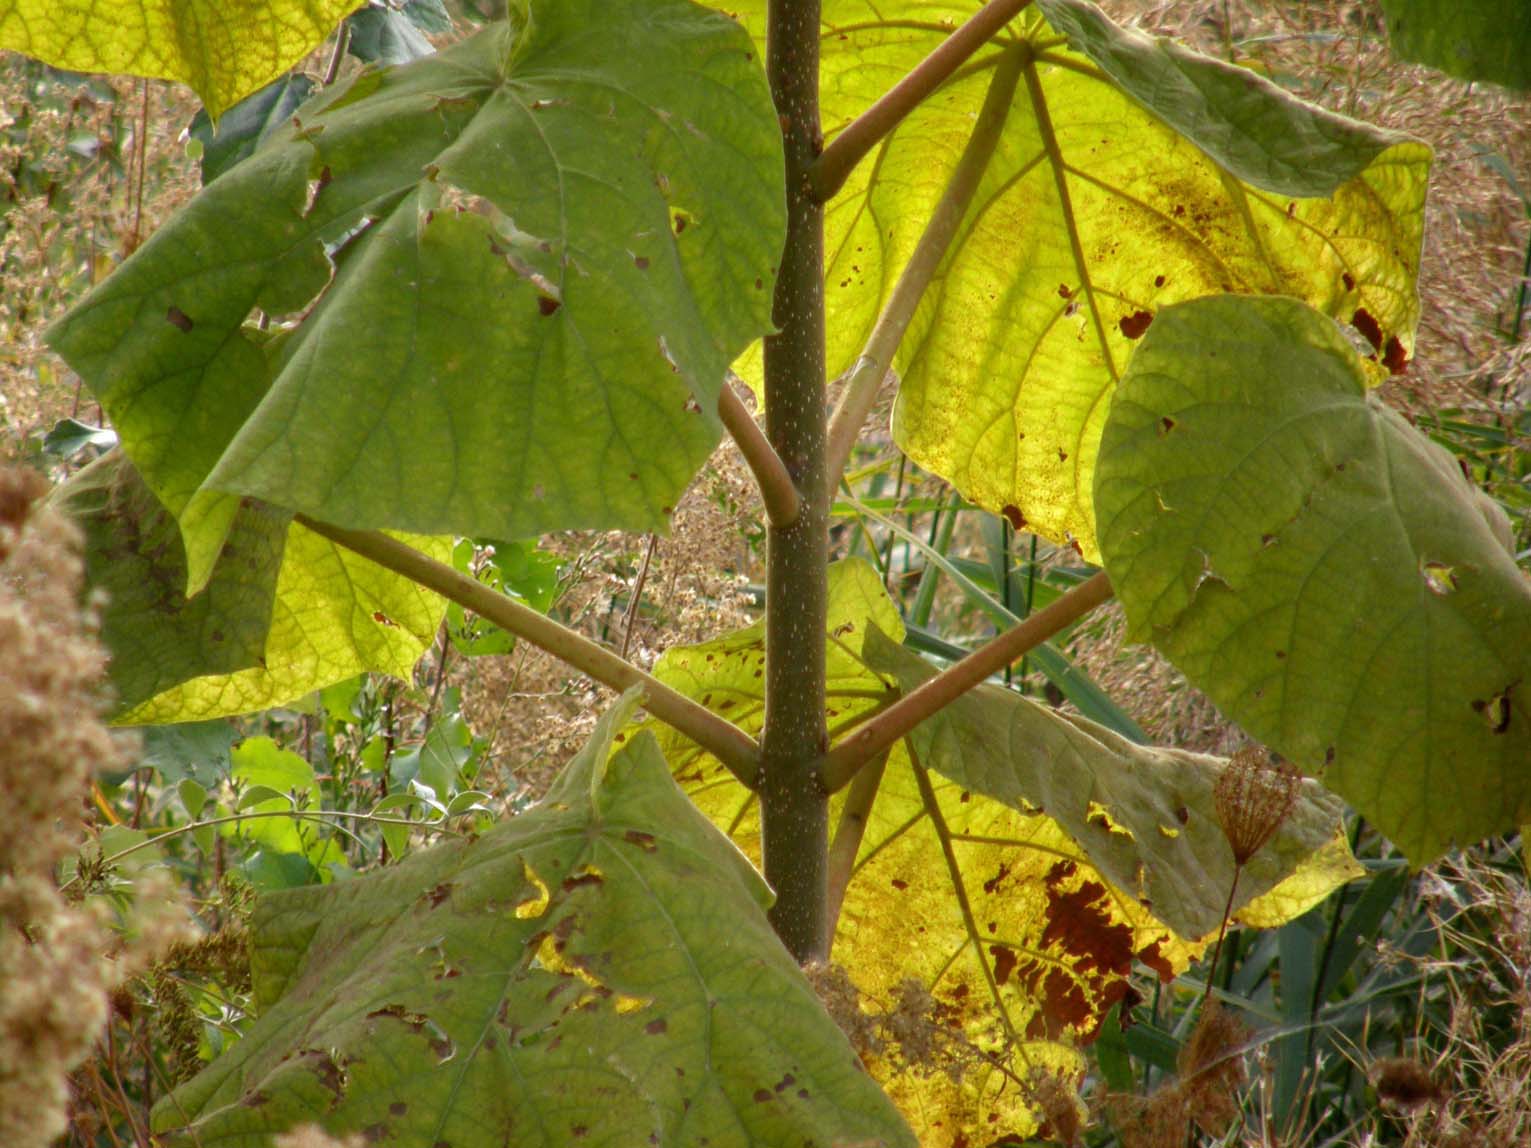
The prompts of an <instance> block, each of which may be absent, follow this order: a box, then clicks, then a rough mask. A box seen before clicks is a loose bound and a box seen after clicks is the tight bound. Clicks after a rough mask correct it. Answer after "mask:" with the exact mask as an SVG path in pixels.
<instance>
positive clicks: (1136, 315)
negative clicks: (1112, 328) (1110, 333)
mask: <svg viewBox="0 0 1531 1148" xmlns="http://www.w3.org/2000/svg"><path fill="white" fill-rule="evenodd" d="M1153 321H1154V316H1153V312H1152V311H1134V312H1133V313H1132V314H1131V315H1123V316H1122V317H1121V319H1119V320H1118V321H1117V324H1116V325H1117V326H1118V327H1120V328H1121V329H1122V334H1124V335H1126V336H1127V337H1128V338H1129V339H1141V338H1142V337H1143V332H1144V331H1146V330H1148V325H1149V324H1150V323H1152V322H1153Z"/></svg>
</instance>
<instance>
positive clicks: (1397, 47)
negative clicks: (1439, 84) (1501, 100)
mask: <svg viewBox="0 0 1531 1148" xmlns="http://www.w3.org/2000/svg"><path fill="white" fill-rule="evenodd" d="M1382 11H1383V13H1384V15H1385V16H1386V19H1387V35H1388V42H1389V43H1390V44H1391V45H1392V48H1393V51H1394V52H1396V53H1398V55H1400V56H1402V57H1403V58H1404V59H1405V60H1417V61H1419V62H1420V63H1421V64H1429V65H1430V66H1431V67H1432V68H1440V69H1441V70H1442V71H1444V72H1449V73H1451V74H1452V75H1453V76H1459V77H1461V78H1462V79H1464V80H1488V81H1489V82H1490V83H1495V84H1504V85H1506V86H1508V87H1512V88H1531V5H1527V4H1526V3H1525V0H1382Z"/></svg>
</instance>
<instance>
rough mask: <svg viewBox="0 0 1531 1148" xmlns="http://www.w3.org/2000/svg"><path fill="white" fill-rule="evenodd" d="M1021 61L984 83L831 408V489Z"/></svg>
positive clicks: (998, 123) (970, 189)
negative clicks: (937, 195)
mask: <svg viewBox="0 0 1531 1148" xmlns="http://www.w3.org/2000/svg"><path fill="white" fill-rule="evenodd" d="M948 43H950V41H948ZM1024 62H1025V57H1024V55H1023V53H1022V50H1021V49H1019V48H1015V49H1011V50H1010V51H1009V52H1007V53H1005V55H1003V56H1002V57H1001V58H1000V61H999V64H998V66H997V67H996V68H995V70H994V79H993V80H992V81H990V83H989V91H988V94H987V95H985V97H984V102H983V108H982V110H981V111H979V113H978V120H977V122H976V123H974V125H973V134H972V136H971V137H969V139H968V142H967V147H966V148H964V149H963V152H962V157H961V158H960V159H959V160H958V161H957V166H956V168H955V169H953V171H952V178H951V182H950V183H948V184H947V185H946V190H945V191H944V192H943V193H942V195H941V201H940V202H939V203H937V204H936V207H935V210H934V211H933V212H931V215H930V222H929V223H928V224H926V226H925V232H924V234H923V235H921V236H920V241H919V243H918V244H916V245H915V249H914V253H913V254H912V255H911V256H910V257H909V262H908V264H906V265H905V267H904V270H903V273H902V274H900V275H899V277H898V283H897V285H896V286H894V288H893V294H892V295H890V296H889V297H888V302H887V305H886V306H885V307H884V308H883V311H882V314H881V315H879V316H878V317H877V325H876V326H875V327H873V328H872V334H871V335H870V336H869V337H868V339H867V343H866V347H865V349H864V350H863V351H862V352H861V357H860V358H859V359H857V360H856V365H855V366H854V367H852V368H851V372H850V377H849V378H848V379H847V381H846V386H845V390H844V392H843V393H842V394H841V396H840V405H839V406H838V407H836V408H835V413H834V415H833V416H832V417H831V418H830V421H829V483H830V489H834V487H836V486H838V485H839V483H840V477H841V475H843V474H844V473H845V464H846V463H847V462H848V461H849V460H850V457H851V448H852V447H854V446H855V445H856V440H857V439H859V438H860V437H861V427H862V425H863V424H864V423H865V422H866V419H867V415H868V414H870V413H871V410H872V404H873V403H874V402H876V400H877V391H878V388H879V387H881V386H882V381H883V378H884V377H885V376H886V375H887V373H888V369H889V368H890V367H891V366H892V365H893V355H894V352H895V351H897V350H898V345H899V343H901V342H902V341H903V338H904V332H905V331H906V330H908V328H909V323H910V321H911V320H913V318H914V312H915V309H916V308H917V307H918V306H919V305H920V299H921V298H922V297H923V296H924V294H925V289H926V288H927V287H929V286H930V282H931V280H932V279H933V278H935V274H936V270H937V268H939V267H940V266H941V261H942V260H943V259H944V258H945V257H946V251H947V248H949V247H950V246H951V243H952V240H953V239H954V238H956V235H957V229H958V227H959V226H961V224H962V220H963V217H964V216H966V215H967V210H968V205H969V204H970V203H971V202H972V200H973V193H974V192H975V191H977V189H978V181H979V180H980V179H981V178H982V177H983V173H984V169H985V168H987V167H988V166H989V160H990V158H991V157H992V156H993V155H994V149H995V148H996V147H998V146H999V137H1000V133H1001V132H1002V131H1003V130H1004V126H1005V118H1006V116H1007V115H1008V114H1009V112H1010V104H1011V102H1012V101H1013V100H1014V98H1015V90H1016V87H1017V86H1018V85H1019V83H1020V78H1021V68H1022V65H1023V64H1024ZM825 154H826V155H827V154H828V153H827V152H826V153H825Z"/></svg>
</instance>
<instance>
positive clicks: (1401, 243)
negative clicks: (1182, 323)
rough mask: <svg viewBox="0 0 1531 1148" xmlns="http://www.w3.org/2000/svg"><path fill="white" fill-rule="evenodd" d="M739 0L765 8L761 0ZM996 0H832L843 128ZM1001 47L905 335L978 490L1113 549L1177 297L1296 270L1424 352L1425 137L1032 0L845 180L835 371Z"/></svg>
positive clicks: (905, 352) (1035, 519)
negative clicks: (1153, 356) (1107, 518)
mask: <svg viewBox="0 0 1531 1148" xmlns="http://www.w3.org/2000/svg"><path fill="white" fill-rule="evenodd" d="M729 7H730V8H731V9H733V8H738V7H740V5H739V4H737V3H736V4H731V5H729ZM743 7H744V9H745V12H744V15H743V18H744V19H745V21H746V23H747V24H748V25H749V26H750V28H751V30H752V32H755V33H756V34H757V35H758V34H760V32H761V30H762V28H763V23H762V13H763V10H764V7H765V5H764V2H763V0H751V2H749V3H746V4H744V5H743ZM976 7H977V5H976V4H975V3H957V2H952V0H901V2H899V0H895V2H892V3H889V2H886V0H826V2H825V3H824V5H823V17H822V22H823V35H822V37H821V44H822V57H823V73H822V78H821V82H820V92H821V101H822V109H823V123H824V134H825V138H826V140H828V141H830V142H831V143H832V142H833V140H834V138H835V136H836V135H837V134H838V133H839V132H840V131H841V130H843V129H844V128H845V126H846V125H847V124H849V123H851V122H852V121H853V120H854V119H855V118H856V117H857V116H859V115H860V114H861V113H863V112H865V111H866V109H867V108H868V107H870V106H871V105H872V103H873V102H874V101H875V100H876V99H877V98H878V97H879V96H881V95H882V94H883V92H884V91H886V90H887V88H888V87H889V86H890V85H891V84H892V83H894V82H896V81H897V79H898V78H899V77H900V76H902V75H903V74H904V73H905V72H907V71H908V70H909V69H910V68H912V67H914V66H915V65H916V64H917V63H919V61H920V60H922V59H924V58H925V56H927V55H928V54H929V53H930V52H931V51H932V50H933V49H935V48H936V47H937V46H939V45H940V44H941V43H942V41H943V40H945V39H946V37H947V36H949V35H950V34H951V32H952V31H953V30H954V29H955V28H956V27H958V26H959V25H960V24H961V23H962V22H963V21H964V20H966V19H967V18H968V17H969V16H971V15H972V14H973V12H974V11H975V9H976ZM1006 56H1011V57H1019V59H1020V61H1021V69H1020V71H1021V78H1020V80H1019V82H1018V83H1017V84H1016V85H1015V88H1014V91H1013V92H1012V93H1011V94H1010V96H1009V99H1008V109H1009V110H1008V113H1007V115H1006V118H1005V121H1004V125H1003V128H1002V131H1001V134H1000V139H999V143H998V145H997V147H996V149H995V152H994V155H993V157H992V159H991V160H990V161H989V164H988V166H987V168H986V169H985V172H984V175H983V177H982V179H981V181H980V182H979V185H978V188H977V190H976V193H975V194H974V196H973V201H972V203H971V205H970V206H969V208H968V211H967V213H966V215H965V217H964V218H963V220H962V223H961V225H960V227H959V229H958V231H957V234H956V237H955V239H954V240H953V242H952V245H951V248H950V250H949V251H948V253H947V255H946V258H945V259H944V261H943V262H942V264H941V265H940V267H939V268H938V269H937V271H936V273H935V276H934V278H933V280H932V282H931V285H930V287H929V289H928V290H927V291H926V293H925V295H924V297H923V300H922V302H921V304H920V308H919V311H918V312H917V314H916V315H915V318H914V321H913V323H912V324H911V325H910V328H909V330H908V333H907V334H906V335H905V337H904V340H903V344H902V346H901V348H900V350H899V353H898V355H897V357H896V360H895V363H894V366H895V368H896V369H897V371H898V373H899V374H900V375H901V377H902V381H901V383H900V386H899V393H898V400H897V404H896V406H895V408H894V416H893V434H894V438H895V440H896V441H897V442H898V444H899V445H900V446H901V447H903V449H904V450H905V451H906V452H907V453H908V454H909V456H910V457H911V458H912V459H914V460H915V461H916V462H918V463H919V464H920V465H921V466H924V467H925V468H927V469H929V470H932V471H934V472H936V473H937V474H939V475H941V476H942V477H943V478H946V479H947V480H949V481H950V482H951V483H952V484H953V485H954V486H956V487H957V488H958V489H959V490H960V491H961V492H962V493H963V495H965V496H966V497H967V498H968V499H970V500H972V501H973V502H976V503H978V504H979V505H981V506H983V507H985V508H986V509H988V510H991V511H994V512H995V513H1000V512H1005V513H1006V514H1007V517H1009V518H1011V520H1012V521H1013V522H1024V523H1025V525H1026V528H1027V529H1029V530H1032V531H1035V532H1037V533H1040V534H1043V535H1046V536H1048V537H1050V538H1053V539H1054V540H1058V541H1062V540H1064V539H1065V538H1067V537H1068V536H1072V537H1073V538H1074V539H1076V540H1077V541H1078V542H1079V544H1080V546H1081V548H1082V550H1083V552H1084V554H1085V556H1086V557H1087V558H1091V559H1092V560H1098V559H1096V558H1095V555H1096V554H1097V550H1096V546H1095V518H1094V512H1093V509H1092V498H1091V483H1092V476H1093V474H1094V470H1095V457H1096V452H1097V450H1098V446H1099V442H1100V436H1101V431H1102V428H1103V427H1104V424H1105V418H1106V412H1107V410H1108V408H1109V406H1110V398H1111V394H1112V390H1113V388H1114V387H1115V385H1116V380H1117V379H1118V378H1119V377H1120V375H1121V373H1122V371H1123V370H1124V369H1125V367H1126V364H1127V361H1128V359H1129V357H1130V356H1131V354H1132V351H1133V348H1134V347H1135V346H1136V343H1137V340H1138V339H1139V338H1140V337H1141V336H1142V334H1143V332H1144V331H1145V330H1147V328H1148V326H1149V324H1150V323H1152V321H1153V318H1154V316H1155V315H1157V314H1158V313H1159V311H1160V309H1161V308H1163V307H1164V306H1166V305H1168V304H1171V303H1176V302H1180V301H1182V300H1186V299H1193V298H1197V297H1199V296H1202V295H1207V294H1212V293H1217V292H1230V291H1231V292H1239V293H1247V294H1281V295H1292V296H1296V297H1298V298H1301V299H1303V300H1304V301H1306V302H1308V303H1309V304H1311V305H1312V306H1314V307H1317V308H1319V309H1320V310H1322V311H1324V312H1325V313H1326V314H1328V315H1330V316H1332V317H1333V318H1336V319H1338V320H1340V321H1342V322H1347V323H1350V322H1353V323H1354V324H1355V326H1356V328H1357V329H1358V330H1359V331H1360V332H1361V333H1362V334H1363V335H1365V336H1366V337H1367V338H1368V339H1369V340H1371V342H1372V345H1373V347H1374V348H1375V354H1374V358H1375V359H1376V360H1378V362H1379V364H1382V363H1385V364H1386V365H1387V367H1388V368H1390V369H1393V370H1402V369H1403V368H1404V366H1405V364H1406V363H1407V361H1408V359H1409V358H1411V357H1412V355H1413V347H1414V328H1415V326H1416V324H1417V322H1418V316H1419V300H1418V297H1417V293H1416V287H1415V284H1416V280H1417V278H1418V272H1419V257H1420V245H1421V239H1422V235H1423V225H1424V203H1425V190H1426V178H1427V174H1428V170H1429V165H1430V150H1429V148H1428V147H1426V146H1425V145H1424V144H1422V143H1419V142H1417V141H1413V140H1409V139H1407V138H1406V137H1403V136H1401V135H1398V134H1396V133H1393V132H1387V131H1383V130H1382V129H1379V128H1375V127H1371V126H1368V125H1366V124H1361V123H1358V122H1356V121H1354V120H1350V119H1347V118H1345V117H1343V116H1340V115H1336V114H1334V113H1332V112H1327V111H1324V110H1322V109H1320V108H1317V107H1314V106H1312V105H1309V104H1305V103H1303V102H1302V101H1300V100H1298V99H1297V98H1296V97H1294V96H1292V95H1290V94H1288V93H1286V92H1284V91H1282V90H1281V89H1280V88H1278V87H1277V86H1276V85H1275V84H1273V83H1271V82H1269V81H1267V80H1265V79H1263V78H1262V77H1260V76H1259V75H1257V74H1255V73H1254V72H1252V71H1250V70H1248V69H1245V68H1240V67H1236V66H1234V65H1232V64H1228V63H1225V62H1223V61H1221V60H1216V59H1212V58H1210V57H1207V56H1203V55H1200V54H1198V53H1195V52H1192V51H1190V50H1188V49H1185V48H1182V47H1179V46H1178V45H1175V44H1173V43H1171V42H1169V41H1167V40H1162V39H1154V38H1152V37H1149V36H1147V35H1144V34H1143V33H1141V32H1137V31H1133V30H1130V29H1126V28H1121V27H1118V26H1117V25H1115V24H1113V23H1112V22H1111V21H1110V20H1109V19H1107V18H1106V17H1105V16H1104V15H1103V14H1102V13H1101V12H1100V10H1099V9H1098V8H1097V7H1096V6H1095V5H1093V4H1089V3H1085V2H1084V0H1037V3H1034V4H1032V5H1030V6H1029V7H1028V8H1026V9H1025V10H1024V11H1023V12H1022V13H1021V14H1020V15H1019V16H1017V17H1016V18H1015V19H1014V20H1013V21H1011V23H1010V24H1009V25H1008V26H1007V27H1006V29H1005V30H1004V31H1003V32H1002V33H1001V34H1000V35H999V36H998V37H996V38H995V40H993V41H992V42H991V43H990V44H988V45H986V46H985V47H984V48H983V49H981V50H980V51H979V52H977V53H976V54H975V55H974V56H973V57H972V59H971V60H970V61H969V62H968V63H967V64H965V65H964V66H963V67H962V68H961V69H959V71H958V72H957V73H956V74H955V75H954V76H953V77H952V78H951V79H950V80H948V81H947V82H946V83H945V84H943V85H942V87H941V89H940V90H939V91H938V92H937V93H935V95H933V96H932V97H931V98H930V99H927V100H926V101H925V102H924V103H923V104H921V105H920V106H919V107H918V108H916V109H915V110H914V111H913V112H912V113H911V114H910V115H909V116H907V117H906V118H905V119H903V120H902V121H901V122H900V123H899V124H898V126H897V127H896V128H895V129H894V130H893V131H891V132H890V133H889V134H888V135H887V137H886V138H884V139H883V140H882V141H881V142H880V143H879V144H878V146H877V147H876V148H875V149H873V151H872V152H871V153H870V154H869V155H868V156H867V157H866V158H865V159H863V160H862V161H861V163H860V165H859V166H857V168H856V169H855V170H854V171H853V172H852V173H851V175H850V178H849V179H848V180H847V181H846V183H845V185H844V186H843V187H842V188H841V190H840V191H839V192H838V194H836V195H835V196H834V198H833V199H832V200H831V201H830V202H829V204H828V205H827V207H826V212H825V219H824V229H825V305H826V307H827V309H828V331H829V348H828V351H829V363H828V365H829V371H830V373H831V374H837V373H839V372H841V371H844V370H846V369H847V368H849V367H850V366H851V365H852V364H853V363H854V362H855V361H856V357H857V355H859V354H860V352H861V349H862V346H863V345H864V344H865V342H866V339H867V337H868V335H869V334H870V333H871V330H872V327H873V324H874V323H875V322H876V319H877V316H878V314H879V312H880V311H881V309H882V307H883V306H884V305H885V304H886V303H887V301H888V299H889V297H890V295H891V294H892V291H893V288H894V285H895V284H896V283H897V282H898V278H899V276H900V274H901V273H902V272H903V270H904V268H905V267H906V266H907V265H908V263H909V261H910V257H911V255H912V253H913V251H914V248H915V245H916V244H917V242H918V241H919V238H920V235H921V234H922V232H923V230H924V227H925V224H926V221H927V220H928V219H929V218H930V216H931V212H932V210H933V209H934V207H935V205H936V203H937V202H938V201H939V200H940V198H941V195H942V193H943V192H944V190H945V189H946V187H947V184H948V183H949V182H950V180H951V179H952V174H953V171H954V169H955V168H956V166H957V163H958V160H959V158H960V157H961V155H962V154H963V149H964V147H965V146H966V144H967V141H968V139H969V137H970V136H971V134H972V132H973V124H974V119H975V117H976V116H977V114H978V112H979V109H980V108H981V107H982V106H983V103H984V100H985V95H986V93H987V92H988V90H989V88H990V85H991V84H992V83H994V82H995V78H996V76H997V75H999V74H1000V73H1001V72H1002V71H1003V69H1001V68H1000V67H999V63H1000V61H1001V60H1002V59H1004V58H1005V57H1006ZM750 369H751V367H750V365H749V364H744V363H741V365H740V370H741V371H744V372H746V373H748V371H749V370H750ZM1007 507H1008V508H1009V510H1008V511H1007V510H1006V508H1007Z"/></svg>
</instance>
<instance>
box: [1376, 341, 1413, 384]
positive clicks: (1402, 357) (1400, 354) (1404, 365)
mask: <svg viewBox="0 0 1531 1148" xmlns="http://www.w3.org/2000/svg"><path fill="white" fill-rule="evenodd" d="M1382 365H1383V366H1384V367H1386V368H1387V369H1388V374H1390V375H1401V374H1403V373H1404V372H1405V371H1407V370H1408V369H1409V355H1408V352H1406V351H1405V350H1404V349H1403V344H1402V343H1400V342H1399V341H1398V336H1397V335H1389V336H1388V339H1387V346H1385V347H1383V348H1382Z"/></svg>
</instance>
